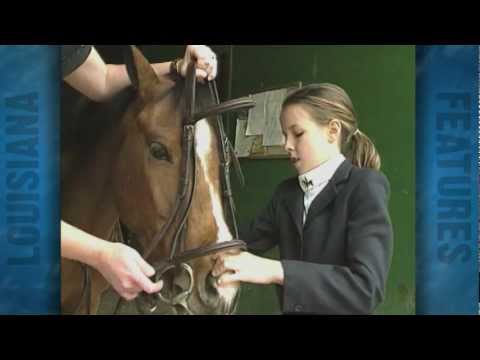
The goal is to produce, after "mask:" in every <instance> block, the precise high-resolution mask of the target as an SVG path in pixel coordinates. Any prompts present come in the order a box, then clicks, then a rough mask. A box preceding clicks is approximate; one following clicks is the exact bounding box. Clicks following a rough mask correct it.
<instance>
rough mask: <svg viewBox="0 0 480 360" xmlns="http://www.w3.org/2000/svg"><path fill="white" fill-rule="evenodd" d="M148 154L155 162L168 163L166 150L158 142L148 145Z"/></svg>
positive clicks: (168, 158)
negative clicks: (163, 161) (164, 161)
mask: <svg viewBox="0 0 480 360" xmlns="http://www.w3.org/2000/svg"><path fill="white" fill-rule="evenodd" d="M150 153H151V154H152V156H153V157H154V158H155V159H157V160H166V161H170V155H169V154H168V150H167V148H166V147H165V146H164V145H163V144H160V143H158V142H154V143H151V144H150Z"/></svg>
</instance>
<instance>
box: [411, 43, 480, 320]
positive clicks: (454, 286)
mask: <svg viewBox="0 0 480 360" xmlns="http://www.w3.org/2000/svg"><path fill="white" fill-rule="evenodd" d="M478 58H479V54H478V47H477V46H417V93H416V98H417V111H416V117H417V119H416V130H417V144H416V152H417V156H416V159H417V164H416V169H417V174H416V179H417V214H416V216H417V229H416V232H417V253H416V256H417V286H416V288H417V307H416V308H417V313H418V314H478V262H477V258H478V247H477V236H478V235H477V233H478V225H477V222H478V160H479V158H478V155H479V152H478V119H479V116H478V115H479V111H478V96H479V92H478V84H479V76H478V66H479V60H478Z"/></svg>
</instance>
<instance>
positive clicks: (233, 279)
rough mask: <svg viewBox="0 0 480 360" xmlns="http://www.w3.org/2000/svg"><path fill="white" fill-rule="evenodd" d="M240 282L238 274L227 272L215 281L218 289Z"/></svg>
mask: <svg viewBox="0 0 480 360" xmlns="http://www.w3.org/2000/svg"><path fill="white" fill-rule="evenodd" d="M240 280H241V274H240V273H233V272H227V273H225V274H223V275H222V276H220V277H219V278H218V279H217V285H218V286H220V287H222V286H229V285H232V284H234V283H238V282H239V281H240Z"/></svg>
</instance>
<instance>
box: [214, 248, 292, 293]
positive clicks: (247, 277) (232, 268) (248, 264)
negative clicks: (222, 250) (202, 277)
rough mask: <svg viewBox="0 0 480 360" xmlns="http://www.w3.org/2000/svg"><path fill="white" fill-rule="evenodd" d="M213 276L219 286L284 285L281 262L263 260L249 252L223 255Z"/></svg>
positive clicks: (218, 260)
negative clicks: (242, 283)
mask: <svg viewBox="0 0 480 360" xmlns="http://www.w3.org/2000/svg"><path fill="white" fill-rule="evenodd" d="M215 260H216V263H215V266H214V268H213V270H212V275H213V276H214V277H217V278H218V279H217V285H218V286H230V285H232V283H235V282H239V281H240V282H247V283H252V284H278V285H283V278H284V273H283V267H282V264H281V263H280V262H279V261H275V260H270V259H266V258H261V257H258V256H255V255H252V254H250V253H248V252H242V253H240V254H237V255H233V254H222V255H218V256H217V257H216V258H215Z"/></svg>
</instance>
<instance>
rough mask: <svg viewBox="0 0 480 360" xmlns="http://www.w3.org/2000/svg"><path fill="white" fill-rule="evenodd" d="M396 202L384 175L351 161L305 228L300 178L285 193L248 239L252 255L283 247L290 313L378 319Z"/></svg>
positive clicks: (284, 296) (283, 291)
mask: <svg viewBox="0 0 480 360" xmlns="http://www.w3.org/2000/svg"><path fill="white" fill-rule="evenodd" d="M389 196H390V185H389V183H388V180H387V179H386V177H385V176H384V175H383V174H382V173H380V172H377V171H374V170H371V169H360V168H357V167H355V166H353V165H352V163H351V162H350V161H349V160H345V161H344V162H343V163H342V164H341V165H340V167H339V168H338V169H337V171H336V172H335V174H334V176H333V178H332V179H331V181H330V182H329V183H328V185H327V186H326V187H325V189H323V190H322V192H321V193H320V194H319V195H318V196H317V197H316V198H315V200H314V201H313V203H312V205H311V206H310V209H309V212H308V216H307V219H306V222H305V226H302V217H303V215H302V214H303V213H302V212H303V192H302V189H301V188H300V185H299V184H298V179H297V178H291V179H288V180H286V181H284V182H283V183H281V184H280V185H279V186H278V187H277V189H276V191H275V193H274V195H273V198H272V200H271V201H270V203H269V204H268V205H267V207H266V208H265V209H264V210H263V212H262V213H261V214H260V215H259V216H258V217H257V218H256V219H255V220H254V221H253V223H252V224H251V226H250V228H249V229H244V231H242V233H241V235H242V238H243V239H244V240H245V241H246V242H247V244H248V247H249V250H250V251H252V252H259V251H266V250H269V249H271V248H272V247H274V246H276V245H278V246H279V249H280V259H281V262H282V265H283V268H284V273H285V280H284V285H283V287H280V288H279V295H280V304H281V307H282V310H283V312H284V313H305V314H370V313H372V312H373V311H374V309H375V308H376V307H377V305H378V304H379V303H380V302H382V301H383V299H384V296H385V286H386V282H387V277H388V272H389V269H390V264H391V258H392V252H393V230H392V225H391V221H390V217H389V213H388V200H389Z"/></svg>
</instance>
